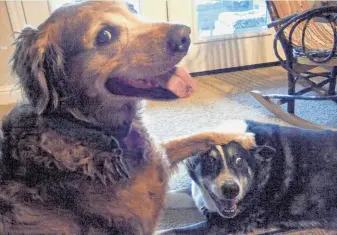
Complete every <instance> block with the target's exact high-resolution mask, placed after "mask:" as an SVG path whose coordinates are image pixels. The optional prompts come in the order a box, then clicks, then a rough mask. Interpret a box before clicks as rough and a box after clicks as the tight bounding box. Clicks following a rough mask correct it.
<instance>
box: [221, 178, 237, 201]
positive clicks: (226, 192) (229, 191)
mask: <svg viewBox="0 0 337 235" xmlns="http://www.w3.org/2000/svg"><path fill="white" fill-rule="evenodd" d="M222 193H223V196H224V197H225V198H228V199H231V198H235V197H236V196H238V195H239V193H240V187H239V185H238V184H237V183H235V182H234V181H232V180H231V181H226V182H225V183H224V185H223V186H222Z"/></svg>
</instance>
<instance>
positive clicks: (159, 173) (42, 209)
mask: <svg viewBox="0 0 337 235" xmlns="http://www.w3.org/2000/svg"><path fill="white" fill-rule="evenodd" d="M106 22H109V24H113V25H115V26H117V27H118V30H119V37H118V40H116V42H114V43H112V44H111V45H109V46H108V47H104V48H98V47H96V46H95V45H94V44H93V40H92V38H94V37H95V35H96V34H97V31H98V30H99V26H100V25H102V24H103V23H106ZM177 27H178V26H177V25H174V24H168V23H153V22H151V23H150V22H145V21H141V20H140V19H138V18H137V16H135V15H133V14H131V13H130V12H129V11H128V9H127V8H126V7H125V6H124V5H123V4H120V3H118V2H85V3H79V4H73V5H67V6H64V7H61V8H59V9H58V10H56V11H55V12H54V13H53V14H52V15H51V16H50V17H49V18H48V19H47V20H46V21H45V22H44V23H43V24H41V25H40V26H39V27H38V28H32V27H27V28H25V29H24V30H23V31H22V32H21V34H20V36H19V37H18V38H17V40H16V43H15V44H16V51H15V53H14V56H13V70H14V72H15V73H16V74H17V75H18V77H19V78H20V83H21V85H22V87H23V90H24V92H25V95H26V97H27V99H28V103H27V104H22V105H18V106H17V107H15V108H14V109H13V110H12V111H11V112H10V113H9V115H8V116H6V117H5V118H4V120H3V127H2V131H3V136H2V137H1V138H0V140H1V141H0V147H1V151H0V155H1V164H0V166H1V168H0V171H1V174H0V176H1V178H0V179H1V184H0V218H1V220H0V234H128V235H132V234H135V235H136V234H137V235H139V234H144V235H150V234H153V233H154V231H155V228H156V225H157V222H158V219H159V216H160V212H161V209H162V208H163V205H164V203H165V193H166V191H167V182H168V176H169V170H170V167H173V166H175V165H176V164H177V163H178V162H179V161H181V160H183V159H185V158H187V157H189V156H191V155H192V154H193V153H195V151H198V152H199V151H206V150H207V149H208V148H209V147H210V146H212V145H214V144H225V143H228V142H230V141H232V140H234V141H237V142H239V143H241V144H242V145H244V146H246V147H247V148H250V147H252V146H253V145H254V137H253V136H252V135H250V134H249V133H247V134H240V133H237V134H236V133H232V134H225V133H216V132H208V133H200V134H196V135H192V136H189V137H186V138H181V139H177V140H173V141H172V142H169V143H165V144H163V145H162V146H159V145H156V144H155V142H154V141H153V140H152V138H151V136H150V135H149V134H148V132H147V130H146V127H145V126H144V125H143V124H142V121H141V112H140V108H141V99H139V98H134V97H133V98H132V97H124V96H117V95H113V94H111V93H109V92H107V90H106V89H105V88H104V83H105V81H106V79H107V77H111V76H113V77H119V76H125V77H135V76H140V75H141V76H147V75H148V76H151V75H153V74H161V73H163V72H165V69H167V68H168V67H172V66H174V65H175V64H177V63H178V62H179V61H180V60H181V59H182V58H183V57H184V56H185V54H186V52H181V53H175V54H172V53H169V52H168V51H167V45H166V42H165V40H166V38H165V37H166V35H167V33H168V32H169V31H170V30H174V29H175V28H177ZM149 42H151V43H149ZM149 73H151V74H149ZM123 133H125V134H123ZM165 149H166V151H167V152H165ZM123 166H127V171H128V172H124V171H123Z"/></svg>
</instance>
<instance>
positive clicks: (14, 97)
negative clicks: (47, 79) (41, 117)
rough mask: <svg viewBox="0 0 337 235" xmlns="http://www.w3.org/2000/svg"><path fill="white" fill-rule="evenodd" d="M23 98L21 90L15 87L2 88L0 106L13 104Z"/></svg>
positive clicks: (0, 90)
mask: <svg viewBox="0 0 337 235" xmlns="http://www.w3.org/2000/svg"><path fill="white" fill-rule="evenodd" d="M21 98H22V93H21V89H20V88H19V87H14V85H7V86H0V105H8V104H13V103H16V102H18V101H20V100H21Z"/></svg>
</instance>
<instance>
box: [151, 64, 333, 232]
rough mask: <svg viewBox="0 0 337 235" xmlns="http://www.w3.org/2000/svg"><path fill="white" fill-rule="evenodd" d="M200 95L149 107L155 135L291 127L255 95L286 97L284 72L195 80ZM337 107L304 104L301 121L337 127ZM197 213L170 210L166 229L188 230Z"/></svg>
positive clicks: (178, 183) (182, 175) (181, 183)
mask: <svg viewBox="0 0 337 235" xmlns="http://www.w3.org/2000/svg"><path fill="white" fill-rule="evenodd" d="M195 79H196V81H197V85H198V91H197V93H196V94H195V95H194V96H193V97H191V98H189V99H185V100H179V101H173V102H149V104H148V108H147V109H146V111H145V115H146V117H147V119H146V123H147V124H148V126H149V128H150V131H151V132H152V133H153V134H155V135H156V136H157V137H158V138H160V139H162V140H164V139H167V138H173V137H177V136H179V135H185V134H189V133H193V132H196V131H202V130H203V129H205V128H208V127H213V126H216V125H217V124H218V123H220V122H221V121H223V120H227V119H252V120H256V121H261V122H271V123H278V124H282V125H287V124H286V123H284V122H283V121H281V120H280V119H278V118H277V117H275V116H274V115H273V114H271V113H270V112H269V111H267V110H266V109H265V108H264V107H263V106H261V105H260V104H259V103H258V102H257V101H256V100H255V99H254V98H253V97H252V96H251V95H250V94H249V91H250V90H254V89H257V90H261V91H262V92H263V93H264V94H268V93H269V94H271V93H283V94H286V91H287V87H286V73H285V72H284V70H283V69H282V68H280V67H269V68H262V69H255V70H249V71H239V72H234V73H223V74H218V75H211V76H201V77H196V78H195ZM336 111H337V105H336V104H335V103H334V102H331V101H320V102H317V101H316V102H312V101H298V102H297V104H296V112H297V114H298V115H299V116H301V117H303V118H306V119H308V120H311V121H314V122H316V123H319V124H323V125H329V126H331V127H337V112H336ZM189 183H190V179H189V177H188V176H187V175H186V172H185V171H184V168H181V170H180V171H179V172H178V174H177V175H175V176H174V177H173V179H172V181H171V188H172V189H180V188H184V187H188V185H189ZM201 219H202V217H200V215H199V213H198V212H197V211H196V210H194V209H179V210H176V209H174V210H171V209H168V210H166V211H165V212H164V213H163V218H162V223H161V225H160V228H168V227H172V226H178V225H185V224H190V223H194V222H196V221H200V220H201Z"/></svg>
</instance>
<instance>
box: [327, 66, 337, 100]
mask: <svg viewBox="0 0 337 235" xmlns="http://www.w3.org/2000/svg"><path fill="white" fill-rule="evenodd" d="M336 75H337V67H336V66H334V67H333V68H332V71H331V75H330V78H331V81H330V83H329V95H336Z"/></svg>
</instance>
